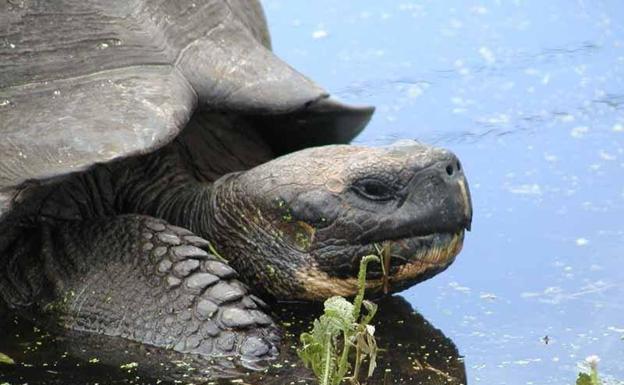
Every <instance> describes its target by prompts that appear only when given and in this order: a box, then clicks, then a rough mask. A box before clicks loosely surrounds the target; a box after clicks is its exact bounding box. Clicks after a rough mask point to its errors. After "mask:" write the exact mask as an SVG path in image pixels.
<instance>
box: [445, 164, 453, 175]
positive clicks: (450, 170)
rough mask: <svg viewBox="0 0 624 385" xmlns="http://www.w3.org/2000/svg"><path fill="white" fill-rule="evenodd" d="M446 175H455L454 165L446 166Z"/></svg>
mask: <svg viewBox="0 0 624 385" xmlns="http://www.w3.org/2000/svg"><path fill="white" fill-rule="evenodd" d="M446 173H447V174H449V176H450V175H453V166H452V165H450V164H449V165H448V166H446Z"/></svg>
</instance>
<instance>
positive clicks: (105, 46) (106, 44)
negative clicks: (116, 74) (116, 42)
mask: <svg viewBox="0 0 624 385" xmlns="http://www.w3.org/2000/svg"><path fill="white" fill-rule="evenodd" d="M97 48H98V49H106V48H108V43H99V44H98V45H97Z"/></svg>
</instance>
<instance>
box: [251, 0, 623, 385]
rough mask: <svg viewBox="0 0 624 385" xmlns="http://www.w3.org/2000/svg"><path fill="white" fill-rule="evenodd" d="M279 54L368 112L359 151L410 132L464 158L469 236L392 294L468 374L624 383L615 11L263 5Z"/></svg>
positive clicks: (476, 378) (423, 4) (284, 0)
mask: <svg viewBox="0 0 624 385" xmlns="http://www.w3.org/2000/svg"><path fill="white" fill-rule="evenodd" d="M263 3H264V5H265V8H266V10H267V16H268V19H269V23H270V25H271V27H272V28H271V31H272V33H273V43H274V49H275V51H276V52H277V53H278V54H279V55H280V56H281V57H283V58H284V59H285V60H286V61H288V62H289V63H291V64H292V65H293V66H295V67H296V68H298V69H300V70H301V71H302V72H304V73H306V74H308V75H309V76H310V77H311V78H313V79H315V80H317V81H318V82H319V83H321V84H323V85H324V86H326V87H327V88H328V89H329V90H331V91H332V93H334V94H336V95H338V96H340V97H341V98H343V99H345V100H348V101H350V102H355V103H368V104H373V105H376V106H377V107H378V108H377V113H376V115H375V117H374V119H373V121H372V122H371V124H370V126H369V127H368V128H367V129H366V130H365V131H364V132H363V133H362V134H361V135H360V136H359V137H358V138H357V140H356V143H362V144H366V145H381V144H388V143H392V142H393V141H395V140H397V139H400V138H414V139H418V140H422V141H424V142H429V143H434V144H437V145H440V146H444V147H448V148H451V149H452V150H453V151H455V152H456V153H457V154H458V155H459V156H460V158H461V159H462V162H463V164H464V168H465V170H466V174H467V176H468V178H469V182H470V186H471V190H472V195H473V203H474V212H475V217H474V222H473V231H472V232H471V233H469V234H468V236H467V239H466V242H465V246H464V251H463V252H462V254H460V256H459V258H458V259H457V261H456V262H455V264H454V265H453V266H452V267H451V268H450V269H449V270H447V271H446V272H445V273H443V274H441V275H439V276H437V277H435V278H433V279H432V280H430V281H427V282H425V283H423V284H421V285H419V286H417V287H414V288H411V289H409V290H407V291H405V292H403V293H402V295H403V296H404V298H406V299H407V300H408V301H409V302H410V303H411V304H412V305H413V306H414V307H415V308H417V309H418V310H419V311H420V312H421V313H422V314H423V316H425V317H426V318H427V319H428V320H429V321H431V322H432V323H433V324H434V325H435V326H436V327H439V328H441V329H442V331H443V332H444V333H445V334H446V335H447V336H448V337H450V338H451V339H452V340H453V341H454V342H455V343H456V345H457V347H458V349H459V352H460V353H461V354H462V355H464V356H465V364H466V371H467V379H468V383H470V384H561V385H563V384H571V383H573V382H574V380H575V378H576V373H578V370H579V368H578V365H579V363H582V361H583V360H584V359H585V357H586V356H589V355H593V354H597V355H599V356H600V358H601V362H600V364H599V365H600V369H601V372H602V373H603V374H604V376H606V377H608V378H611V379H612V378H613V377H615V378H617V379H619V380H624V302H623V298H624V247H623V246H624V219H623V218H624V24H623V23H622V20H624V3H623V2H621V1H615V0H614V1H582V0H579V1H568V0H557V1H548V2H543V1H520V0H517V1H443V2H442V1H418V2H416V1H413V2H410V1H396V2H395V1H378V0H367V1H364V0H359V1H340V2H336V1H330V0H318V1H314V2H308V1H302V0H281V1H280V0H267V1H264V2H263Z"/></svg>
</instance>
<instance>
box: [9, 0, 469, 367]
mask: <svg viewBox="0 0 624 385" xmlns="http://www.w3.org/2000/svg"><path fill="white" fill-rule="evenodd" d="M0 7H1V8H0V28H1V29H0V304H1V305H0V307H2V310H0V311H2V312H8V311H12V312H19V313H24V314H33V315H34V316H33V317H35V318H36V319H47V320H53V321H54V323H55V324H57V325H60V326H62V327H65V328H70V329H73V330H79V331H85V332H93V333H98V334H103V335H107V336H115V337H123V338H126V339H130V340H134V341H139V342H141V343H145V344H149V345H154V346H158V347H165V348H170V349H174V350H176V351H179V352H183V353H194V354H199V355H202V356H206V357H214V356H231V357H238V358H241V359H243V360H248V361H252V360H254V359H261V358H267V357H272V356H273V355H274V354H275V351H276V348H275V346H276V345H275V344H276V341H277V340H278V339H279V332H278V329H277V327H276V326H275V324H274V323H273V322H272V320H271V317H270V316H268V315H267V312H266V308H265V307H264V306H265V303H264V301H263V300H261V299H260V297H262V296H265V299H266V298H273V299H278V300H280V299H287V300H312V301H318V300H323V299H325V298H327V297H329V296H332V295H343V296H349V295H352V294H354V292H355V289H356V280H355V277H356V274H357V267H358V265H359V258H361V257H362V256H364V255H367V254H370V253H372V252H375V250H376V246H377V245H383V247H385V250H387V251H388V252H389V253H390V255H391V258H390V259H389V261H391V264H390V266H388V268H389V271H388V272H387V273H388V275H389V277H388V278H385V277H382V270H383V269H382V268H381V267H377V268H374V269H372V270H371V271H370V272H369V274H368V285H369V288H370V290H371V291H379V290H381V287H382V283H383V284H384V285H386V284H387V289H389V291H390V292H394V291H398V290H402V289H404V288H406V287H409V286H411V285H413V284H415V283H417V282H419V281H422V280H423V279H426V278H429V277H431V276H432V275H434V274H436V273H438V272H440V271H442V270H444V269H445V268H446V267H447V266H448V265H449V264H450V263H451V262H452V261H453V259H454V257H455V256H456V254H457V253H458V252H459V250H460V248H461V246H462V241H463V235H464V231H465V229H467V228H469V226H470V222H471V217H472V212H471V210H472V208H471V203H470V196H469V192H468V186H467V183H466V179H465V177H464V174H463V170H462V169H461V166H460V163H459V161H458V159H457V158H456V157H455V155H453V154H452V153H451V152H449V151H446V150H444V149H439V148H434V147H430V146H426V145H423V144H419V143H417V142H410V143H409V144H405V143H402V144H397V145H394V146H388V147H380V148H369V147H363V146H354V145H348V144H347V143H349V142H350V141H351V139H353V138H354V137H355V135H357V134H358V133H359V132H360V131H361V130H362V129H363V127H364V126H365V125H366V124H367V122H368V121H369V119H370V117H371V115H372V113H373V110H372V108H368V107H353V106H349V105H345V104H343V103H340V102H338V101H336V100H334V99H332V98H330V97H329V96H328V94H327V93H326V92H325V91H324V90H323V89H322V88H320V87H319V86H318V85H316V84H315V83H313V82H312V81H310V80H309V79H307V78H306V77H304V76H303V75H301V74H300V73H298V72H297V71H295V70H294V69H292V68H291V67H289V66H288V65H287V64H285V63H284V62H282V61H281V60H280V59H278V58H277V57H276V56H274V54H273V53H272V52H271V44H270V40H269V34H268V30H267V26H266V22H265V18H264V15H263V12H262V9H261V7H260V5H259V3H258V2H256V1H250V0H175V1H174V0H168V1H162V0H123V1H120V0H15V1H4V2H0ZM221 256H222V257H221ZM223 259H226V260H227V262H225V261H224V260H223ZM252 293H253V294H252ZM263 309H264V310H263Z"/></svg>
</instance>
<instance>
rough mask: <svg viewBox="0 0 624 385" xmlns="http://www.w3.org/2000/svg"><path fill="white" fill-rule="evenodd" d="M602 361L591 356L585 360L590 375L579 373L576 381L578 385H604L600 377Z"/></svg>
mask: <svg viewBox="0 0 624 385" xmlns="http://www.w3.org/2000/svg"><path fill="white" fill-rule="evenodd" d="M599 361H600V359H599V358H598V356H589V357H587V358H586V359H585V362H587V363H588V364H589V374H587V373H579V375H578V378H577V379H576V385H602V381H600V377H598V362H599Z"/></svg>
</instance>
